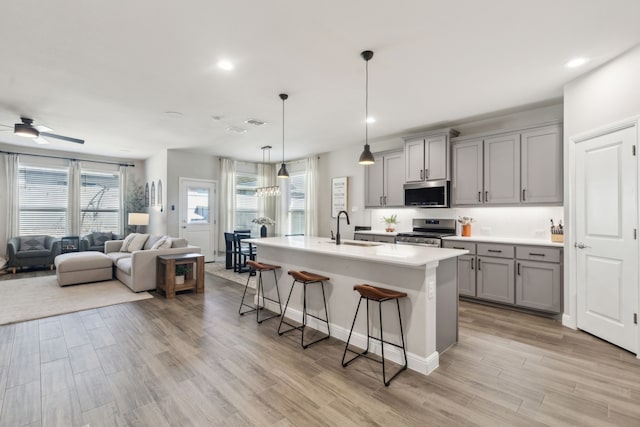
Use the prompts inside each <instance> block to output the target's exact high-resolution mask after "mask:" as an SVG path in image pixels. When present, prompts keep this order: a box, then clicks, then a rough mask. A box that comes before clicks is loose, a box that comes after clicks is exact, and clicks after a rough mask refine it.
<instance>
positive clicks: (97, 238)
mask: <svg viewBox="0 0 640 427" xmlns="http://www.w3.org/2000/svg"><path fill="white" fill-rule="evenodd" d="M91 235H92V238H93V246H104V242H106V241H107V240H111V239H112V238H113V233H112V232H111V231H109V232H107V233H101V232H99V231H94V232H93V233H91Z"/></svg>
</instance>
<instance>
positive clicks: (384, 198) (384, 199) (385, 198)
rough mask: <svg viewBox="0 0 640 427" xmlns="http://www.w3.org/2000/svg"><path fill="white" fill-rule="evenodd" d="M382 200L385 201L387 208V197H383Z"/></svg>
mask: <svg viewBox="0 0 640 427" xmlns="http://www.w3.org/2000/svg"><path fill="white" fill-rule="evenodd" d="M382 200H383V201H384V205H385V206H387V196H382Z"/></svg>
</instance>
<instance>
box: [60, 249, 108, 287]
mask: <svg viewBox="0 0 640 427" xmlns="http://www.w3.org/2000/svg"><path fill="white" fill-rule="evenodd" d="M54 264H55V266H56V276H57V278H58V284H59V285H60V286H67V285H75V284H78V283H88V282H99V281H102V280H111V279H112V278H113V268H112V266H113V262H112V261H111V258H109V257H108V256H107V255H106V254H103V253H102V252H94V251H88V252H71V253H68V254H62V255H58V256H57V257H56V259H55V261H54Z"/></svg>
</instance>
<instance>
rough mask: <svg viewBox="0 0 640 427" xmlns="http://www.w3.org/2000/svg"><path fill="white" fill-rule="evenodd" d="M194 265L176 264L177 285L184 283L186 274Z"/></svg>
mask: <svg viewBox="0 0 640 427" xmlns="http://www.w3.org/2000/svg"><path fill="white" fill-rule="evenodd" d="M192 271H193V267H192V265H191V264H178V265H176V285H183V284H184V276H185V275H186V274H187V273H191V272H192Z"/></svg>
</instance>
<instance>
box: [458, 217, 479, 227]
mask: <svg viewBox="0 0 640 427" xmlns="http://www.w3.org/2000/svg"><path fill="white" fill-rule="evenodd" d="M473 221H475V220H474V219H473V218H471V217H470V216H459V217H458V222H459V223H460V224H462V225H468V224H471V223H472V222H473Z"/></svg>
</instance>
